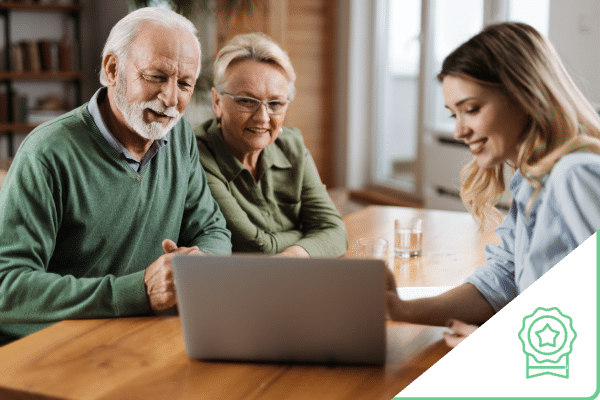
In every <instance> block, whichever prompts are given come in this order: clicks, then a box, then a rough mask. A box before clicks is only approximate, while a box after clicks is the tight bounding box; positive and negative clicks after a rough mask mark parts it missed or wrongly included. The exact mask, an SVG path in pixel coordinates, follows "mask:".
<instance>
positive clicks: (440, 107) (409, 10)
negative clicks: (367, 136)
mask: <svg viewBox="0 0 600 400" xmlns="http://www.w3.org/2000/svg"><path fill="white" fill-rule="evenodd" d="M549 3H550V2H549V0H378V1H377V2H376V10H375V13H374V15H375V19H376V21H375V24H374V25H373V26H374V27H375V34H374V37H375V53H376V54H375V57H374V61H373V62H374V66H373V70H374V74H375V78H374V82H375V89H374V94H373V102H374V103H375V107H374V109H375V110H376V111H375V115H374V118H373V119H374V122H373V129H374V131H375V135H373V137H372V144H371V149H372V153H371V169H370V171H371V174H370V175H371V176H370V178H369V179H370V182H369V184H371V185H375V186H382V187H385V188H389V189H393V190H396V191H401V192H404V193H406V194H409V195H412V196H413V197H419V198H422V196H423V188H422V186H423V184H422V182H423V181H425V180H426V178H424V177H423V176H422V175H423V173H424V172H423V171H424V170H426V168H424V166H423V165H422V160H423V159H424V157H423V154H421V153H422V152H423V150H422V148H423V146H422V142H423V140H424V139H423V138H425V137H427V134H428V133H429V134H430V133H431V132H437V133H440V134H441V135H446V136H448V137H450V138H451V136H452V132H453V130H454V126H453V121H452V120H450V118H449V114H448V112H447V110H446V109H445V107H444V100H443V95H442V89H441V85H439V83H437V81H436V79H435V76H436V74H437V72H438V71H439V70H440V68H441V64H442V61H443V60H444V58H445V57H446V56H447V55H448V54H449V53H450V52H451V51H452V50H453V49H454V48H456V47H457V46H458V45H459V44H460V43H462V42H464V41H465V40H467V39H468V38H470V37H471V36H473V35H474V34H476V33H477V32H479V31H480V30H481V29H482V28H483V27H484V25H486V24H489V23H493V22H498V21H504V20H513V21H522V22H526V23H529V24H531V25H533V26H534V27H535V28H536V29H538V30H540V31H541V32H542V33H543V34H547V32H548V18H549V7H550V4H549ZM423 16H425V17H423ZM419 132H420V134H419Z"/></svg>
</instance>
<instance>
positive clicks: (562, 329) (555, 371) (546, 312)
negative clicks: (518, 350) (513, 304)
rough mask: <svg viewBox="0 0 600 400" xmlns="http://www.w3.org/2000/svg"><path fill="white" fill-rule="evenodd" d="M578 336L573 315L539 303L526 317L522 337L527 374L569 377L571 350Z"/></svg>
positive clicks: (528, 375) (520, 334)
mask: <svg viewBox="0 0 600 400" xmlns="http://www.w3.org/2000/svg"><path fill="white" fill-rule="evenodd" d="M576 337H577V333H576V332H575V329H573V320H572V319H571V317H569V316H567V315H565V314H563V313H562V312H561V311H560V310H559V309H558V308H557V307H553V308H542V307H538V308H536V310H535V311H534V312H533V313H532V314H531V315H528V316H526V317H525V318H523V327H522V328H521V330H520V331H519V339H520V340H521V343H522V344H523V352H524V353H525V356H526V357H527V367H526V369H527V378H533V377H536V376H540V375H554V376H560V377H563V378H568V377H569V354H571V352H572V351H573V342H574V341H575V338H576Z"/></svg>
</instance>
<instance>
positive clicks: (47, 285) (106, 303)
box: [0, 104, 231, 337]
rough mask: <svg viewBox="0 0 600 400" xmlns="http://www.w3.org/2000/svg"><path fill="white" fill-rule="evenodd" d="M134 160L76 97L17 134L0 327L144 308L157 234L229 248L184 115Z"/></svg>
mask: <svg viewBox="0 0 600 400" xmlns="http://www.w3.org/2000/svg"><path fill="white" fill-rule="evenodd" d="M167 139H168V143H167V145H166V146H165V147H164V148H162V149H161V150H160V151H159V152H158V153H157V154H156V156H155V157H154V158H153V159H152V160H151V161H150V163H149V164H148V165H147V166H146V167H145V168H144V169H143V170H142V171H141V173H139V174H138V173H136V172H134V171H133V170H132V169H131V168H130V167H129V166H128V165H127V163H126V162H125V161H124V159H123V158H122V156H121V155H120V154H119V153H118V152H117V151H116V150H115V149H113V148H112V147H111V146H110V145H109V144H108V143H107V142H106V140H105V139H104V137H103V136H102V134H101V133H100V131H99V130H98V128H97V127H96V125H95V123H94V122H93V119H92V117H91V115H90V114H89V112H88V109H87V104H85V105H83V106H81V107H79V108H77V109H75V110H73V111H71V112H70V113H68V114H65V115H64V116H62V117H60V118H58V119H55V120H53V121H50V122H48V123H45V124H43V125H41V126H40V127H38V128H37V129H35V130H34V131H33V132H32V133H31V134H29V135H28V136H27V138H26V139H25V141H24V142H23V143H22V144H21V146H20V148H19V151H18V152H17V154H16V156H15V159H14V161H13V164H12V166H11V168H10V170H9V172H8V175H7V177H6V180H5V181H4V183H3V185H2V188H1V189H0V337H1V336H3V335H4V336H8V337H10V336H12V337H21V336H24V335H26V334H29V333H31V332H34V331H36V330H38V329H41V328H42V327H44V326H46V325H48V324H49V323H51V322H55V321H59V320H62V319H72V318H100V317H116V316H128V315H139V314H148V313H150V312H151V309H150V306H149V302H148V298H147V296H146V292H145V287H144V281H143V277H144V270H145V269H146V268H147V267H148V266H149V265H150V264H151V263H152V262H154V261H155V260H156V259H157V258H158V257H159V256H160V255H161V254H163V250H162V248H161V242H162V240H163V239H165V238H170V239H172V240H174V241H175V242H176V243H177V244H178V245H179V246H193V245H197V246H198V247H199V248H200V249H201V250H203V251H205V252H207V253H225V254H228V253H230V252H231V240H230V233H229V231H228V230H227V229H226V228H225V220H224V218H223V215H222V213H221V211H220V210H219V207H218V205H217V203H216V202H215V201H214V199H213V198H212V196H211V194H210V190H209V188H208V185H207V182H206V176H205V174H204V171H203V169H202V167H201V166H200V163H199V162H198V151H197V148H196V143H195V139H194V135H193V133H192V131H191V128H190V126H189V124H188V123H187V122H186V121H185V120H183V119H182V120H181V121H180V122H179V123H178V124H177V126H176V127H175V128H173V130H172V131H171V132H170V133H169V134H168V136H167Z"/></svg>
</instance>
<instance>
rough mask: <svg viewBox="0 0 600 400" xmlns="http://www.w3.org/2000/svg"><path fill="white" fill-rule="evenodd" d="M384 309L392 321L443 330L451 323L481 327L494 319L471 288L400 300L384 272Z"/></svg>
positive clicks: (484, 303) (391, 279)
mask: <svg viewBox="0 0 600 400" xmlns="http://www.w3.org/2000/svg"><path fill="white" fill-rule="evenodd" d="M385 297H386V307H387V311H388V315H389V316H390V318H391V319H392V320H394V321H403V322H411V323H414V324H423V325H437V326H447V325H448V322H449V321H450V320H451V319H457V320H460V321H463V322H466V323H469V324H475V325H481V324H483V323H484V322H485V321H487V320H488V319H490V318H491V317H492V316H493V315H494V309H493V308H492V306H491V305H490V303H488V302H487V300H486V299H485V298H484V297H483V296H482V295H481V293H480V292H479V291H478V290H477V288H475V286H473V285H471V284H469V283H465V284H462V285H460V286H457V287H455V288H453V289H451V290H449V291H447V292H444V293H442V294H440V295H437V296H433V297H424V298H421V299H414V300H402V299H400V298H399V296H398V292H397V290H396V282H395V280H394V275H393V273H392V272H391V271H390V270H389V269H388V268H386V294H385Z"/></svg>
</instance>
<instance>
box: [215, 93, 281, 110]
mask: <svg viewBox="0 0 600 400" xmlns="http://www.w3.org/2000/svg"><path fill="white" fill-rule="evenodd" d="M221 94H224V95H225V96H229V97H231V99H232V100H233V102H234V104H235V107H236V108H237V109H238V110H240V111H242V112H249V113H255V112H256V110H258V108H259V107H260V105H261V104H264V105H265V107H266V108H267V113H269V114H271V115H279V114H283V113H284V112H285V110H286V109H287V106H288V104H289V102H290V101H289V100H258V99H255V98H254V97H248V96H235V95H233V94H231V93H227V92H221Z"/></svg>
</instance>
